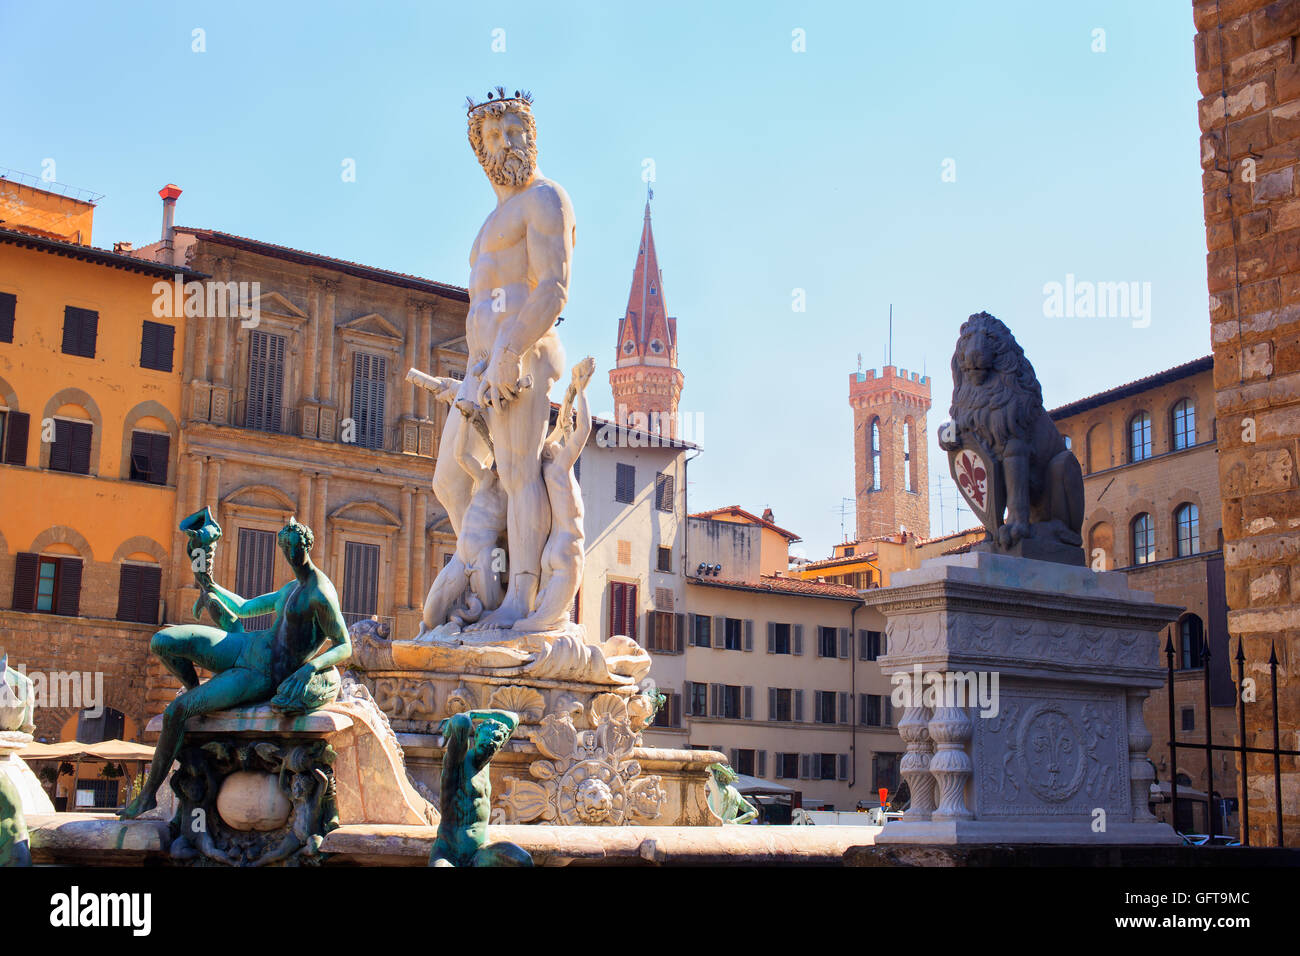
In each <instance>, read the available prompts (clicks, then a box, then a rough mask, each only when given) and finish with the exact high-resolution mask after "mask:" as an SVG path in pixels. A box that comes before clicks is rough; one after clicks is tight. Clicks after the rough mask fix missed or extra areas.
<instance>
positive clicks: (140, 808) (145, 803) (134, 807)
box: [117, 791, 158, 820]
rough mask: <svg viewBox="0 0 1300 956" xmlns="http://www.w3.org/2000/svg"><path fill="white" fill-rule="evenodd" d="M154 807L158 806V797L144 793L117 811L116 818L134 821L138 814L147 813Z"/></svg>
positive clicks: (154, 794)
mask: <svg viewBox="0 0 1300 956" xmlns="http://www.w3.org/2000/svg"><path fill="white" fill-rule="evenodd" d="M156 806H158V795H157V794H156V793H149V792H148V791H145V792H143V793H141V794H140V795H139V796H137V797H136V798H135V799H134V800H132V801H131V802H130V803H128V804H127V805H126V806H125V807H124V808H123V809H121V810H119V811H118V814H117V816H118V818H119V819H121V820H134V819H135V818H136V817H138V816H140V814H142V813H148V812H149V811H150V810H152V809H154V807H156Z"/></svg>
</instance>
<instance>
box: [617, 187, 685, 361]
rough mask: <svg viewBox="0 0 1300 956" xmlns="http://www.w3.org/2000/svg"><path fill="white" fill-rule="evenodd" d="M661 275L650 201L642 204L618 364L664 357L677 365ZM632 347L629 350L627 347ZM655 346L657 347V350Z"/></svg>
mask: <svg viewBox="0 0 1300 956" xmlns="http://www.w3.org/2000/svg"><path fill="white" fill-rule="evenodd" d="M663 292H664V290H663V276H662V274H661V273H660V271H659V258H658V256H657V255H656V254H655V237H654V230H653V229H652V228H651V226H650V201H649V200H648V199H647V200H646V204H645V221H644V223H643V225H642V227H641V245H640V247H639V248H638V249H637V254H636V265H635V266H634V267H633V269H632V288H631V290H630V291H629V292H628V296H627V311H626V312H624V313H623V321H621V322H620V323H619V330H618V345H617V348H618V362H619V364H620V365H624V364H628V363H630V362H634V361H639V360H641V359H644V358H645V357H647V356H654V357H656V358H663V359H666V360H667V361H668V363H669V364H671V365H676V364H677V356H676V352H677V342H676V336H675V335H674V334H673V332H674V329H673V325H674V324H675V323H673V322H671V321H670V320H669V318H668V310H667V307H666V306H665V305H664V294H663ZM629 345H630V346H631V348H629V347H628V346H629ZM656 346H657V347H656Z"/></svg>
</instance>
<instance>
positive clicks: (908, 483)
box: [903, 422, 916, 491]
mask: <svg viewBox="0 0 1300 956" xmlns="http://www.w3.org/2000/svg"><path fill="white" fill-rule="evenodd" d="M903 481H904V485H903V487H904V488H905V489H906V490H908V491H916V471H915V468H914V467H913V465H912V423H911V422H903Z"/></svg>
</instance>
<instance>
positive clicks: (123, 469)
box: [117, 401, 181, 488]
mask: <svg viewBox="0 0 1300 956" xmlns="http://www.w3.org/2000/svg"><path fill="white" fill-rule="evenodd" d="M142 418H156V419H158V420H159V421H161V422H162V423H163V424H164V425H165V426H166V427H167V431H166V434H167V436H168V438H169V447H168V449H167V481H166V482H164V483H163V484H161V485H159V486H158V487H159V488H175V487H176V477H177V475H178V474H180V445H181V427H180V424H179V423H178V422H177V421H176V417H175V416H174V415H173V414H172V413H171V411H170V410H169V409H168V408H167V407H166V406H165V405H163V404H161V403H159V402H154V401H148V402H140V404H138V405H136V406H135V407H134V408H132V409H131V410H130V411H129V412H127V413H126V417H125V418H123V419H122V459H121V462H120V464H119V467H118V475H117V476H118V478H120V479H121V480H122V481H129V480H130V478H131V435H132V434H133V433H134V432H137V431H144V432H148V433H149V434H151V435H161V434H164V433H163V432H156V431H154V430H153V429H146V428H136V427H135V425H136V422H138V421H139V420H140V419H142Z"/></svg>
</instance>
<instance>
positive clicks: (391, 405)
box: [334, 313, 443, 451]
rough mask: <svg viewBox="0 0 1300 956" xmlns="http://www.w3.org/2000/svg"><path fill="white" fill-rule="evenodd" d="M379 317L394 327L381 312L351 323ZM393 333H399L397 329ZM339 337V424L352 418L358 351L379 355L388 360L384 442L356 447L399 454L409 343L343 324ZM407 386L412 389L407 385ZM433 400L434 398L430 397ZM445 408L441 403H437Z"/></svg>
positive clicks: (337, 382) (385, 373)
mask: <svg viewBox="0 0 1300 956" xmlns="http://www.w3.org/2000/svg"><path fill="white" fill-rule="evenodd" d="M369 318H378V319H380V320H382V322H383V324H384V325H385V326H391V325H392V323H391V322H389V321H388V320H387V319H384V318H383V316H381V315H379V314H378V313H367V314H366V315H363V316H361V317H359V318H357V319H353V320H352V322H359V321H361V320H362V319H369ZM394 334H397V332H396V329H394ZM338 338H339V342H340V347H339V349H338V353H339V355H338V359H339V365H338V369H337V374H336V375H335V376H334V381H335V393H336V395H337V397H338V407H339V421H340V422H342V421H343V419H345V418H351V417H352V390H353V386H354V384H355V383H354V381H353V367H354V365H355V361H356V360H355V356H356V354H357V353H358V352H362V353H368V354H370V355H377V356H379V357H381V358H384V359H386V363H385V365H386V367H385V372H384V421H383V424H382V426H381V431H382V433H383V437H384V441H383V444H382V445H381V446H380V447H379V448H368V447H367V446H363V445H357V446H354V447H359V448H366V450H367V451H395V450H397V451H400V449H399V448H398V446H397V445H396V444H395V442H396V438H395V432H396V430H397V427H398V420H399V419H400V418H401V413H402V401H401V397H402V387H403V385H404V384H405V377H406V372H405V371H402V372H401V374H400V375H399V374H398V372H399V371H400V370H401V367H402V363H403V361H404V360H405V354H406V343H405V341H404V340H403V339H402V338H400V337H396V338H395V337H392V336H389V335H380V334H379V333H377V332H371V331H368V330H365V329H357V328H349V327H348V325H342V326H340V327H339V329H338ZM406 387H408V388H409V387H411V386H409V385H407V386H406ZM430 401H432V397H430ZM438 404H439V405H442V404H443V403H442V402H439V403H438Z"/></svg>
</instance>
